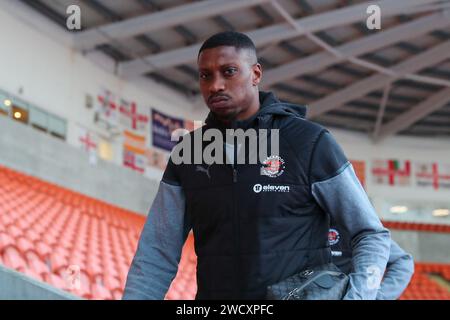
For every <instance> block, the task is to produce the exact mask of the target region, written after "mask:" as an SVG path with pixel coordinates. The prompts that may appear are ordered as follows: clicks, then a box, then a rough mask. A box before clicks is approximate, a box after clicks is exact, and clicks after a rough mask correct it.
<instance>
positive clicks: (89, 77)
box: [0, 3, 193, 178]
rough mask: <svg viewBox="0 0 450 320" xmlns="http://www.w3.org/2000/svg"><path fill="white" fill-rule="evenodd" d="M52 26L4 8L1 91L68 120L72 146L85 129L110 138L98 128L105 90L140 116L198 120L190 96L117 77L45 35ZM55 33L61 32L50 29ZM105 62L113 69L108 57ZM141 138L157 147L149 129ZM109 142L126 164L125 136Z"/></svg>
mask: <svg viewBox="0 0 450 320" xmlns="http://www.w3.org/2000/svg"><path fill="white" fill-rule="evenodd" d="M46 23H47V24H48V23H50V22H43V21H42V19H38V18H37V14H36V15H33V16H28V15H27V10H26V9H25V8H24V10H23V12H22V11H21V12H19V11H10V10H9V8H8V5H7V4H6V3H2V4H1V5H0V29H1V30H2V50H1V52H0V72H1V74H2V76H1V77H0V90H1V91H4V92H7V93H9V94H11V95H12V96H13V97H17V98H19V99H20V100H23V101H25V102H26V103H31V104H33V105H35V106H36V107H38V108H40V109H43V110H45V111H48V112H50V113H52V114H54V115H56V116H59V117H61V118H63V119H66V120H67V142H68V143H69V144H71V145H75V146H76V145H78V144H79V142H78V139H79V136H78V130H79V128H86V129H87V130H88V131H89V132H91V133H92V134H93V135H97V137H105V136H108V132H107V131H106V130H104V129H103V127H102V126H101V125H98V124H95V123H94V113H95V105H96V103H97V101H96V100H97V99H96V97H97V96H98V95H99V94H101V93H102V91H103V90H104V89H106V90H109V91H111V92H112V93H113V94H114V95H115V97H116V102H117V103H118V101H119V100H120V99H125V100H127V101H130V102H135V103H136V105H137V108H138V112H139V113H140V114H144V115H147V116H150V109H151V108H154V109H156V110H158V111H161V112H164V113H166V114H167V115H170V116H176V117H180V118H185V119H189V117H190V115H192V110H193V104H192V103H191V102H190V101H189V100H188V99H187V98H186V97H182V96H181V95H179V94H177V93H175V92H172V91H170V90H168V89H166V88H164V87H163V86H161V85H159V84H157V83H155V82H153V81H151V80H150V79H149V80H140V81H128V80H125V79H121V78H119V77H117V76H115V75H114V74H112V73H110V72H108V71H106V70H104V69H103V68H102V67H99V66H98V65H97V64H95V63H94V62H93V61H91V60H92V59H89V58H87V57H86V56H83V55H82V54H80V53H77V52H75V51H74V50H73V49H71V48H70V47H69V46H68V45H64V44H62V43H61V42H60V41H59V40H60V39H54V35H53V34H50V33H48V34H44V33H43V32H42V31H43V30H46V29H45V26H43V25H44V24H46ZM49 28H50V29H49ZM51 28H53V29H57V28H58V27H57V26H56V25H53V26H50V27H48V26H47V29H49V30H51ZM38 30H40V31H38ZM101 59H102V63H103V64H109V67H111V63H112V62H111V61H110V60H109V59H108V58H106V57H101ZM97 60H98V57H97ZM86 95H90V96H91V97H92V98H93V100H94V101H93V102H94V108H91V109H87V108H86ZM192 120H193V119H192ZM138 134H141V135H145V137H146V144H147V145H151V134H150V132H149V128H148V127H147V130H142V132H138ZM108 142H110V143H111V144H112V150H113V156H114V158H113V161H114V162H115V163H117V164H121V163H122V160H123V159H122V143H123V141H122V139H120V136H119V138H115V139H114V140H113V141H108ZM149 176H150V177H152V178H160V177H161V172H158V170H156V171H154V172H150V174H149Z"/></svg>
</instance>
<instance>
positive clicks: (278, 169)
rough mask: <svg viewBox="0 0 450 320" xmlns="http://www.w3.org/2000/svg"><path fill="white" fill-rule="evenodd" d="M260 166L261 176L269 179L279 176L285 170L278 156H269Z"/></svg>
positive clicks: (282, 161)
mask: <svg viewBox="0 0 450 320" xmlns="http://www.w3.org/2000/svg"><path fill="white" fill-rule="evenodd" d="M262 164H263V166H262V167H261V175H264V176H268V177H271V178H276V177H279V176H281V175H282V174H283V172H284V170H285V168H286V165H285V162H284V160H283V159H282V158H281V157H280V156H270V157H268V158H267V159H266V160H264V162H263V163H262Z"/></svg>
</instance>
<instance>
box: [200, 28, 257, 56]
mask: <svg viewBox="0 0 450 320" xmlns="http://www.w3.org/2000/svg"><path fill="white" fill-rule="evenodd" d="M220 46H230V47H235V48H236V49H238V50H240V49H245V50H249V51H251V52H252V53H253V54H254V56H255V58H256V47H255V44H254V43H253V41H252V39H250V38H249V37H248V36H247V35H245V34H243V33H240V32H236V31H224V32H219V33H216V34H214V35H212V36H211V37H209V38H208V39H206V41H205V42H203V44H202V46H201V47H200V50H199V51H198V55H197V58H198V56H200V53H201V52H202V51H203V50H206V49H211V48H216V47H220Z"/></svg>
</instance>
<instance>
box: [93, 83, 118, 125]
mask: <svg viewBox="0 0 450 320" xmlns="http://www.w3.org/2000/svg"><path fill="white" fill-rule="evenodd" d="M117 109H118V108H117V104H116V97H115V96H114V94H113V93H112V92H111V91H109V90H106V89H103V90H101V92H100V93H99V94H98V95H97V99H96V104H95V118H96V122H97V121H100V122H104V123H106V124H108V126H112V127H115V126H117V124H118V121H117V118H118V116H117V111H118V110H117Z"/></svg>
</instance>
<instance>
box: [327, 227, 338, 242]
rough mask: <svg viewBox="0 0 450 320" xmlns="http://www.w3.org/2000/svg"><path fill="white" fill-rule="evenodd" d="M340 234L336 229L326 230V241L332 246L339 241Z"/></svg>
mask: <svg viewBox="0 0 450 320" xmlns="http://www.w3.org/2000/svg"><path fill="white" fill-rule="evenodd" d="M339 239H340V235H339V232H338V231H337V230H336V229H330V230H329V231H328V243H329V244H330V246H334V245H335V244H337V243H338V242H339Z"/></svg>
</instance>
